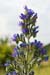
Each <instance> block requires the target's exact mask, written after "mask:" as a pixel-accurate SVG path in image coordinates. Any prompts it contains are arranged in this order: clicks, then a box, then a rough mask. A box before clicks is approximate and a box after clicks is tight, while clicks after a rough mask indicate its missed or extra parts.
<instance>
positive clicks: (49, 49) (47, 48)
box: [44, 44, 50, 56]
mask: <svg viewBox="0 0 50 75" xmlns="http://www.w3.org/2000/svg"><path fill="white" fill-rule="evenodd" d="M44 47H45V49H46V50H47V52H48V55H49V56H50V44H47V45H45V46H44Z"/></svg>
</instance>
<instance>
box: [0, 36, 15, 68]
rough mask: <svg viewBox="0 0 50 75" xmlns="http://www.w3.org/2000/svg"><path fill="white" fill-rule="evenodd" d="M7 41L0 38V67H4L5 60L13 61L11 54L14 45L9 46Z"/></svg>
mask: <svg viewBox="0 0 50 75" xmlns="http://www.w3.org/2000/svg"><path fill="white" fill-rule="evenodd" d="M8 43H9V40H8V38H7V37H6V38H5V39H3V38H0V67H2V66H3V65H4V63H5V62H6V61H7V60H13V58H12V56H11V54H12V52H13V47H14V46H15V45H9V44H8Z"/></svg>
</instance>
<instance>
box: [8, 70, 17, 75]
mask: <svg viewBox="0 0 50 75" xmlns="http://www.w3.org/2000/svg"><path fill="white" fill-rule="evenodd" d="M7 75H17V73H16V71H12V72H8V73H7Z"/></svg>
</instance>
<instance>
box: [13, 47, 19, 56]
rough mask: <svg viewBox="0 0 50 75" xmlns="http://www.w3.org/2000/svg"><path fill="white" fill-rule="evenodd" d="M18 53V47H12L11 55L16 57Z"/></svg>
mask: <svg viewBox="0 0 50 75" xmlns="http://www.w3.org/2000/svg"><path fill="white" fill-rule="evenodd" d="M18 55H19V52H18V47H17V48H14V52H13V53H12V56H13V57H17V56H18Z"/></svg>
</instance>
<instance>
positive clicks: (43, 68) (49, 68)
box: [0, 60, 50, 75]
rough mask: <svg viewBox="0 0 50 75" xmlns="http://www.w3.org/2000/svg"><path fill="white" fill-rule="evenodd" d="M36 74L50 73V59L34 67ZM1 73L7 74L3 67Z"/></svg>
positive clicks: (49, 74) (45, 74) (46, 74)
mask: <svg viewBox="0 0 50 75" xmlns="http://www.w3.org/2000/svg"><path fill="white" fill-rule="evenodd" d="M34 71H35V75H50V60H48V61H47V62H44V61H43V62H42V63H41V65H40V66H39V67H37V66H36V67H34ZM0 75H6V74H5V71H4V70H3V69H0Z"/></svg>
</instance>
